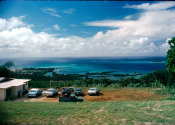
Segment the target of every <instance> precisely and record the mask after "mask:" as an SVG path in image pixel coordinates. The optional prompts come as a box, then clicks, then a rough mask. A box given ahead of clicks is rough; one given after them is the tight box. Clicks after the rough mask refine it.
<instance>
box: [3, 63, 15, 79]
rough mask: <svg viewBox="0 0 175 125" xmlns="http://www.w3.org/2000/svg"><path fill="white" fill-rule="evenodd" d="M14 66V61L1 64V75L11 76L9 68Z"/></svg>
mask: <svg viewBox="0 0 175 125" xmlns="http://www.w3.org/2000/svg"><path fill="white" fill-rule="evenodd" d="M12 66H14V63H13V62H12V61H7V62H6V63H5V64H4V65H2V66H0V77H10V72H11V71H10V70H9V68H10V67H12Z"/></svg>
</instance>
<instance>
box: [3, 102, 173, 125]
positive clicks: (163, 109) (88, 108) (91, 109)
mask: <svg viewBox="0 0 175 125" xmlns="http://www.w3.org/2000/svg"><path fill="white" fill-rule="evenodd" d="M174 111H175V101H120V102H82V103H47V102H27V103H26V102H1V103H0V116H1V117H0V123H1V124H2V123H3V124H18V125H21V124H105V123H106V124H142V123H148V124H149V123H153V124H159V123H162V124H165V123H167V124H174V123H175V112H174Z"/></svg>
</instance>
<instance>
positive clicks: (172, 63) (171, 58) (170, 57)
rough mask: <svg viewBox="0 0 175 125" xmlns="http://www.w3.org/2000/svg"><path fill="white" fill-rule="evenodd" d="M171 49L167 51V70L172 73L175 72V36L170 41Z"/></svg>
mask: <svg viewBox="0 0 175 125" xmlns="http://www.w3.org/2000/svg"><path fill="white" fill-rule="evenodd" d="M168 44H169V46H170V49H169V50H168V52H167V64H166V65H167V70H168V72H169V73H170V74H175V37H173V38H172V39H171V40H169V41H168Z"/></svg>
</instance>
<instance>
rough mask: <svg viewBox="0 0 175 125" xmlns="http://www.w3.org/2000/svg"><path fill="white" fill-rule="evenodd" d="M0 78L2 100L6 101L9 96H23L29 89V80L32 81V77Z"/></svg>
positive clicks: (0, 98)
mask: <svg viewBox="0 0 175 125" xmlns="http://www.w3.org/2000/svg"><path fill="white" fill-rule="evenodd" d="M0 78H1V82H0V101H5V100H6V99H8V98H17V97H21V96H22V95H23V93H24V92H25V91H27V90H28V81H30V79H13V78H11V79H5V78H2V77H0Z"/></svg>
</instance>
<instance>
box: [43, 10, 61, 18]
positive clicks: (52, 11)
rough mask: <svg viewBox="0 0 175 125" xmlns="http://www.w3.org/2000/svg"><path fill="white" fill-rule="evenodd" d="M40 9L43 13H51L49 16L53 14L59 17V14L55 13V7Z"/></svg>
mask: <svg viewBox="0 0 175 125" xmlns="http://www.w3.org/2000/svg"><path fill="white" fill-rule="evenodd" d="M42 11H43V12H44V13H47V14H49V15H51V16H55V17H58V18H60V17H61V16H60V15H59V14H58V13H57V12H58V11H57V10H56V9H54V8H45V9H42Z"/></svg>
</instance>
